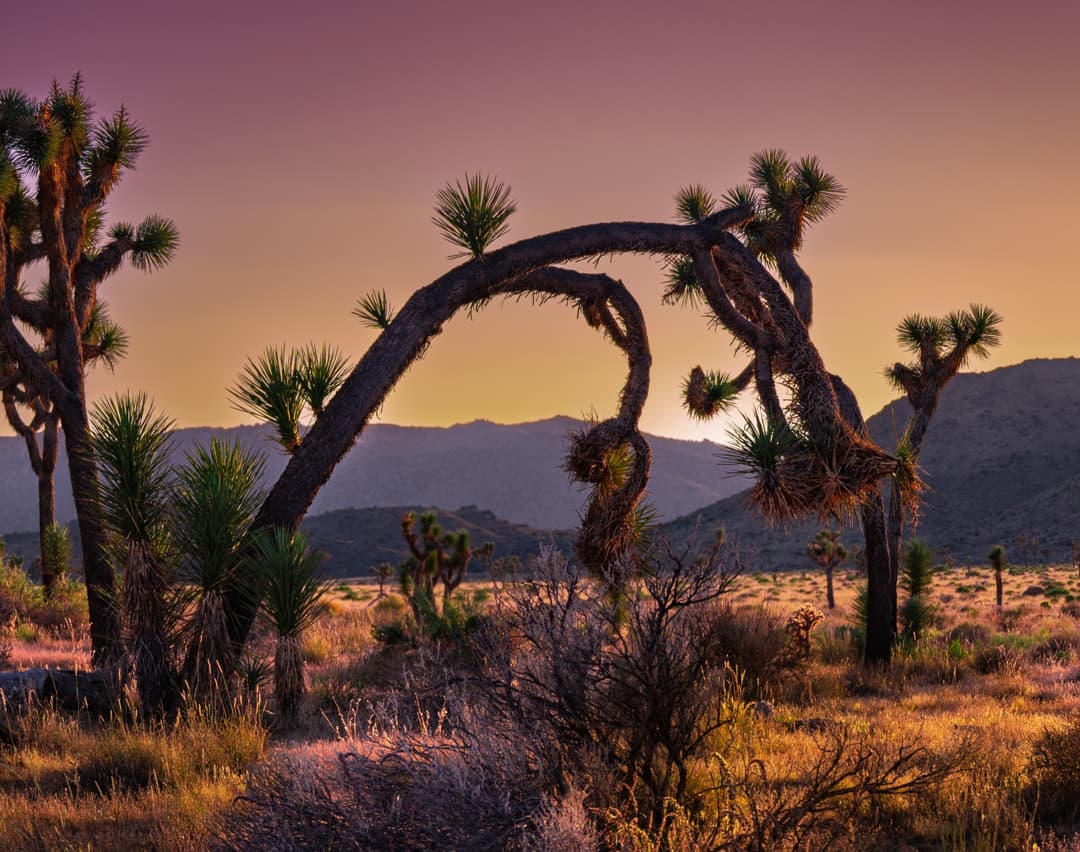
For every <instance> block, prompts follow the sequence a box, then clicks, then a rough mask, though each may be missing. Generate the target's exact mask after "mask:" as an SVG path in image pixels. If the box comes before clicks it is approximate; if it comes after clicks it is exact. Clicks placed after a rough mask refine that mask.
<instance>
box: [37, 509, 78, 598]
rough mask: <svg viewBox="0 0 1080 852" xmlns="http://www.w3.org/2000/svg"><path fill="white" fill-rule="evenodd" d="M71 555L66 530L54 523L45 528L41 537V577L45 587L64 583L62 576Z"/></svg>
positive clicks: (64, 527) (68, 536) (61, 525)
mask: <svg viewBox="0 0 1080 852" xmlns="http://www.w3.org/2000/svg"><path fill="white" fill-rule="evenodd" d="M71 555H72V548H71V536H70V534H69V533H68V528H67V527H66V526H64V525H63V524H58V523H56V522H55V521H54V522H53V523H51V524H49V525H48V526H47V527H45V530H44V532H43V534H42V536H41V577H42V580H43V581H45V586H46V587H50V586H55V585H58V584H61V583H63V582H64V575H65V574H66V573H67V570H68V566H69V565H70V564H71ZM45 578H49V579H48V580H45Z"/></svg>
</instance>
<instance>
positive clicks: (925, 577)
mask: <svg viewBox="0 0 1080 852" xmlns="http://www.w3.org/2000/svg"><path fill="white" fill-rule="evenodd" d="M933 579H934V551H933V550H931V548H930V546H929V545H928V544H927V543H926V542H925V541H923V540H922V539H918V538H914V539H912V540H911V541H909V542H907V543H906V544H905V545H904V552H903V557H902V559H901V563H900V586H901V588H903V589H904V591H906V592H907V594H908V597H907V601H905V603H904V606H903V607H902V608H901V610H900V622H901V630H902V632H903V635H904V636H905V637H907V638H908V639H915V638H917V637H918V636H919V635H920V634H922V633H923V631H925V630H926V628H927V627H929V626H930V624H931V622H932V620H933V616H934V609H933V607H932V606H931V605H930V603H929V601H928V600H927V599H928V597H929V594H930V584H931V582H932V581H933Z"/></svg>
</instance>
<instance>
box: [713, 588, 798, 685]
mask: <svg viewBox="0 0 1080 852" xmlns="http://www.w3.org/2000/svg"><path fill="white" fill-rule="evenodd" d="M715 621H716V623H715V624H714V625H713V628H712V629H713V638H712V641H713V648H714V652H715V653H716V654H717V655H718V656H719V658H720V660H722V661H723V662H724V663H726V664H727V665H728V666H729V667H730V668H731V669H732V670H734V671H737V672H738V673H739V674H740V675H741V677H742V680H743V687H744V689H745V691H746V694H747V697H748V698H761V697H765V696H766V695H767V694H768V693H769V691H770V688H771V687H772V686H773V685H774V684H775V683H776V681H777V680H778V679H779V678H780V677H781V674H782V673H783V672H784V671H785V670H786V669H788V668H790V666H791V663H792V659H791V656H790V654H789V638H788V632H787V629H786V622H785V621H784V619H783V618H782V617H781V616H780V615H778V614H777V613H775V612H773V611H772V610H769V609H768V608H766V607H763V606H749V607H734V606H732V605H730V604H728V603H727V602H721V603H720V604H718V605H717V607H716V613H715Z"/></svg>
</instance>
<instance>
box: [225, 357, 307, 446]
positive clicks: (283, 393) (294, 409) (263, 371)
mask: <svg viewBox="0 0 1080 852" xmlns="http://www.w3.org/2000/svg"><path fill="white" fill-rule="evenodd" d="M300 370H301V364H300V359H299V357H298V354H297V352H296V351H295V350H288V349H286V348H285V347H284V346H281V347H277V346H268V347H266V349H264V350H263V351H262V353H261V354H260V355H258V356H257V357H254V358H249V359H248V361H247V363H246V364H245V365H244V370H243V372H242V373H241V374H240V378H239V380H238V381H237V383H236V385H234V386H233V387H232V388H230V389H229V395H230V396H231V397H232V399H233V405H234V406H235V407H236V409H237V410H239V411H242V412H244V413H245V414H250V415H252V416H253V417H257V418H259V419H260V420H263V421H266V422H267V423H270V424H271V425H272V426H273V427H274V429H275V430H276V431H277V440H278V443H279V444H281V446H282V448H283V449H284V450H285V452H287V453H292V452H294V451H295V450H296V448H297V447H299V446H300V418H301V416H302V415H303V413H304V391H303V387H302V386H301V382H300Z"/></svg>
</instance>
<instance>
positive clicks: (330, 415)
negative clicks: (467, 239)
mask: <svg viewBox="0 0 1080 852" xmlns="http://www.w3.org/2000/svg"><path fill="white" fill-rule="evenodd" d="M740 216H742V217H743V218H745V213H744V212H741V211H735V212H731V211H727V212H724V213H720V214H717V215H715V216H713V217H711V218H710V219H707V220H705V221H704V222H702V223H700V224H699V225H696V226H674V225H650V224H642V223H637V222H615V223H606V224H601V225H588V226H584V227H581V228H571V229H568V230H566V231H558V232H556V233H554V234H547V235H544V236H542V237H536V238H534V239H531V240H524V241H522V242H520V243H515V244H514V245H511V246H508V247H506V248H505V249H500V250H499V251H495V252H492V253H491V254H489V255H485V256H484V257H483V258H482V259H479V260H474V261H470V262H468V263H465V264H463V265H461V266H459V267H457V268H455V269H452V270H450V272H448V273H446V274H445V275H444V276H442V277H441V278H439V279H437V280H436V281H434V282H433V283H431V284H429V285H427V286H426V287H422V288H421V289H419V290H417V291H416V292H415V293H413V295H412V296H411V297H410V298H409V300H408V301H407V302H406V303H405V304H404V306H402V309H401V310H400V311H399V313H398V314H397V316H396V317H395V318H394V320H393V321H392V322H391V323H390V325H389V327H388V328H386V329H385V330H384V331H383V332H382V334H380V335H379V337H378V338H376V340H375V341H374V343H372V344H371V346H370V347H369V348H368V350H367V352H365V353H364V355H363V357H362V358H361V359H360V361H359V363H358V364H357V365H356V366H355V367H354V368H353V371H352V373H350V374H349V377H348V378H347V379H346V380H345V382H344V384H342V386H341V388H340V389H339V390H338V392H337V393H336V394H335V395H334V397H333V398H332V399H331V400H330V402H329V403H328V404H327V406H326V408H325V409H324V410H323V413H322V414H321V415H320V416H319V417H318V418H317V419H316V421H315V423H314V424H313V425H312V427H311V429H310V430H309V432H308V434H307V435H306V436H305V437H304V440H302V441H301V442H300V446H299V447H297V448H296V451H295V452H294V453H293V454H292V455H291V457H290V458H289V463H288V464H287V465H286V466H285V470H284V471H282V473H281V476H279V477H278V479H277V481H276V482H275V483H274V485H273V487H272V488H271V489H270V492H269V494H267V496H266V499H265V500H264V501H263V504H262V506H261V507H260V508H259V512H258V514H257V515H256V517H255V520H254V521H253V523H252V530H260V529H270V528H272V527H277V526H283V527H288V528H290V529H296V527H297V526H298V525H299V523H300V520H301V519H302V518H303V516H304V513H305V512H307V510H308V507H309V506H310V505H311V502H312V501H313V500H314V499H315V495H316V494H317V493H318V491H319V489H320V488H321V487H322V485H323V484H324V483H325V482H326V480H327V479H329V478H330V474H331V473H332V472H333V470H334V467H335V466H336V465H337V463H338V462H339V461H340V460H341V459H342V458H343V457H344V456H345V454H346V453H347V452H348V451H349V450H350V449H351V448H352V446H353V444H354V443H355V442H356V439H357V438H358V437H359V435H360V433H361V432H362V431H363V430H364V427H365V426H366V425H367V422H368V420H369V418H370V417H371V415H372V413H373V412H374V411H375V410H376V409H377V408H378V407H379V406H380V405H382V402H383V400H384V399H385V398H386V396H387V394H389V393H390V391H391V390H392V389H393V387H394V384H395V383H396V382H397V381H398V379H400V378H401V376H402V374H403V373H404V372H405V370H406V369H408V367H409V366H410V365H411V364H412V363H413V362H414V361H415V360H416V359H417V358H418V357H420V356H421V355H422V354H423V353H424V351H425V350H426V348H427V346H428V345H429V343H430V342H431V339H432V338H433V337H434V336H435V335H437V334H439V333H440V332H441V331H442V325H443V323H445V322H446V321H447V320H449V319H450V318H451V317H453V316H454V314H456V313H457V311H458V310H459V309H461V308H462V307H464V306H465V305H470V304H476V303H478V302H483V301H485V300H486V299H490V298H491V297H492V296H495V295H498V294H500V293H511V292H513V293H526V292H529V289H530V288H529V286H528V284H527V281H528V279H529V278H530V276H532V275H534V274H535V275H536V276H537V285H538V286H537V289H542V288H541V286H540V285H541V284H543V283H544V282H550V280H551V277H552V276H553V275H554V277H555V278H556V279H558V278H559V277H560V273H565V272H566V270H561V271H560V270H550V269H547V268H546V267H547V266H548V265H549V264H551V263H558V262H561V261H565V260H573V259H576V258H580V257H590V256H593V255H596V254H601V253H606V252H615V251H650V252H654V253H660V254H673V253H676V254H677V253H687V252H689V251H690V250H691V249H692V248H693V246H694V245H696V244H698V243H701V242H705V241H708V240H710V239H712V240H715V239H716V238H717V236H718V234H719V233H722V232H723V229H724V228H727V227H730V226H731V225H733V224H735V223H737V222H738V221H740ZM579 275H580V274H579ZM584 277H586V278H589V277H593V278H596V277H606V276H584ZM549 292H550V291H549ZM607 295H609V296H611V295H612V294H607ZM635 307H636V305H635ZM624 319H625V317H624ZM609 333H610V330H609ZM625 333H626V334H627V335H629V336H631V337H632V336H634V330H633V329H631V328H630V327H629V325H627V326H626V328H625ZM630 342H631V343H633V342H634V341H630ZM638 366H639V365H636V364H632V369H631V375H630V377H629V379H628V381H627V386H626V388H625V389H624V399H623V402H624V404H627V405H630V406H631V407H633V406H637V405H638V399H637V398H638V396H641V400H640V402H641V403H642V404H643V402H644V396H643V395H644V393H645V392H647V389H648V372H647V371H648V364H645V372H644V375H642V373H641V370H640V369H637V367H638ZM634 427H635V429H636V423H635V424H634ZM635 459H636V460H639V461H641V460H640V459H639V457H638V456H637V455H636V454H635ZM640 466H641V465H640V464H636V465H635V471H637V470H638V469H639V468H640ZM241 582H242V583H251V582H254V580H253V578H248V579H247V580H244V581H241ZM239 585H240V584H238V585H237V587H233V588H230V589H229V590H228V592H227V596H228V604H229V612H230V616H231V617H230V621H229V624H230V638H231V639H232V641H233V643H234V645H235V646H237V647H239V646H242V645H243V643H244V641H245V640H246V638H247V634H248V631H249V630H250V629H251V623H252V621H253V620H254V618H255V613H256V611H257V608H258V602H257V601H256V600H254V598H253V596H252V595H250V594H246V590H245V589H243V588H240V587H239Z"/></svg>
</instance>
